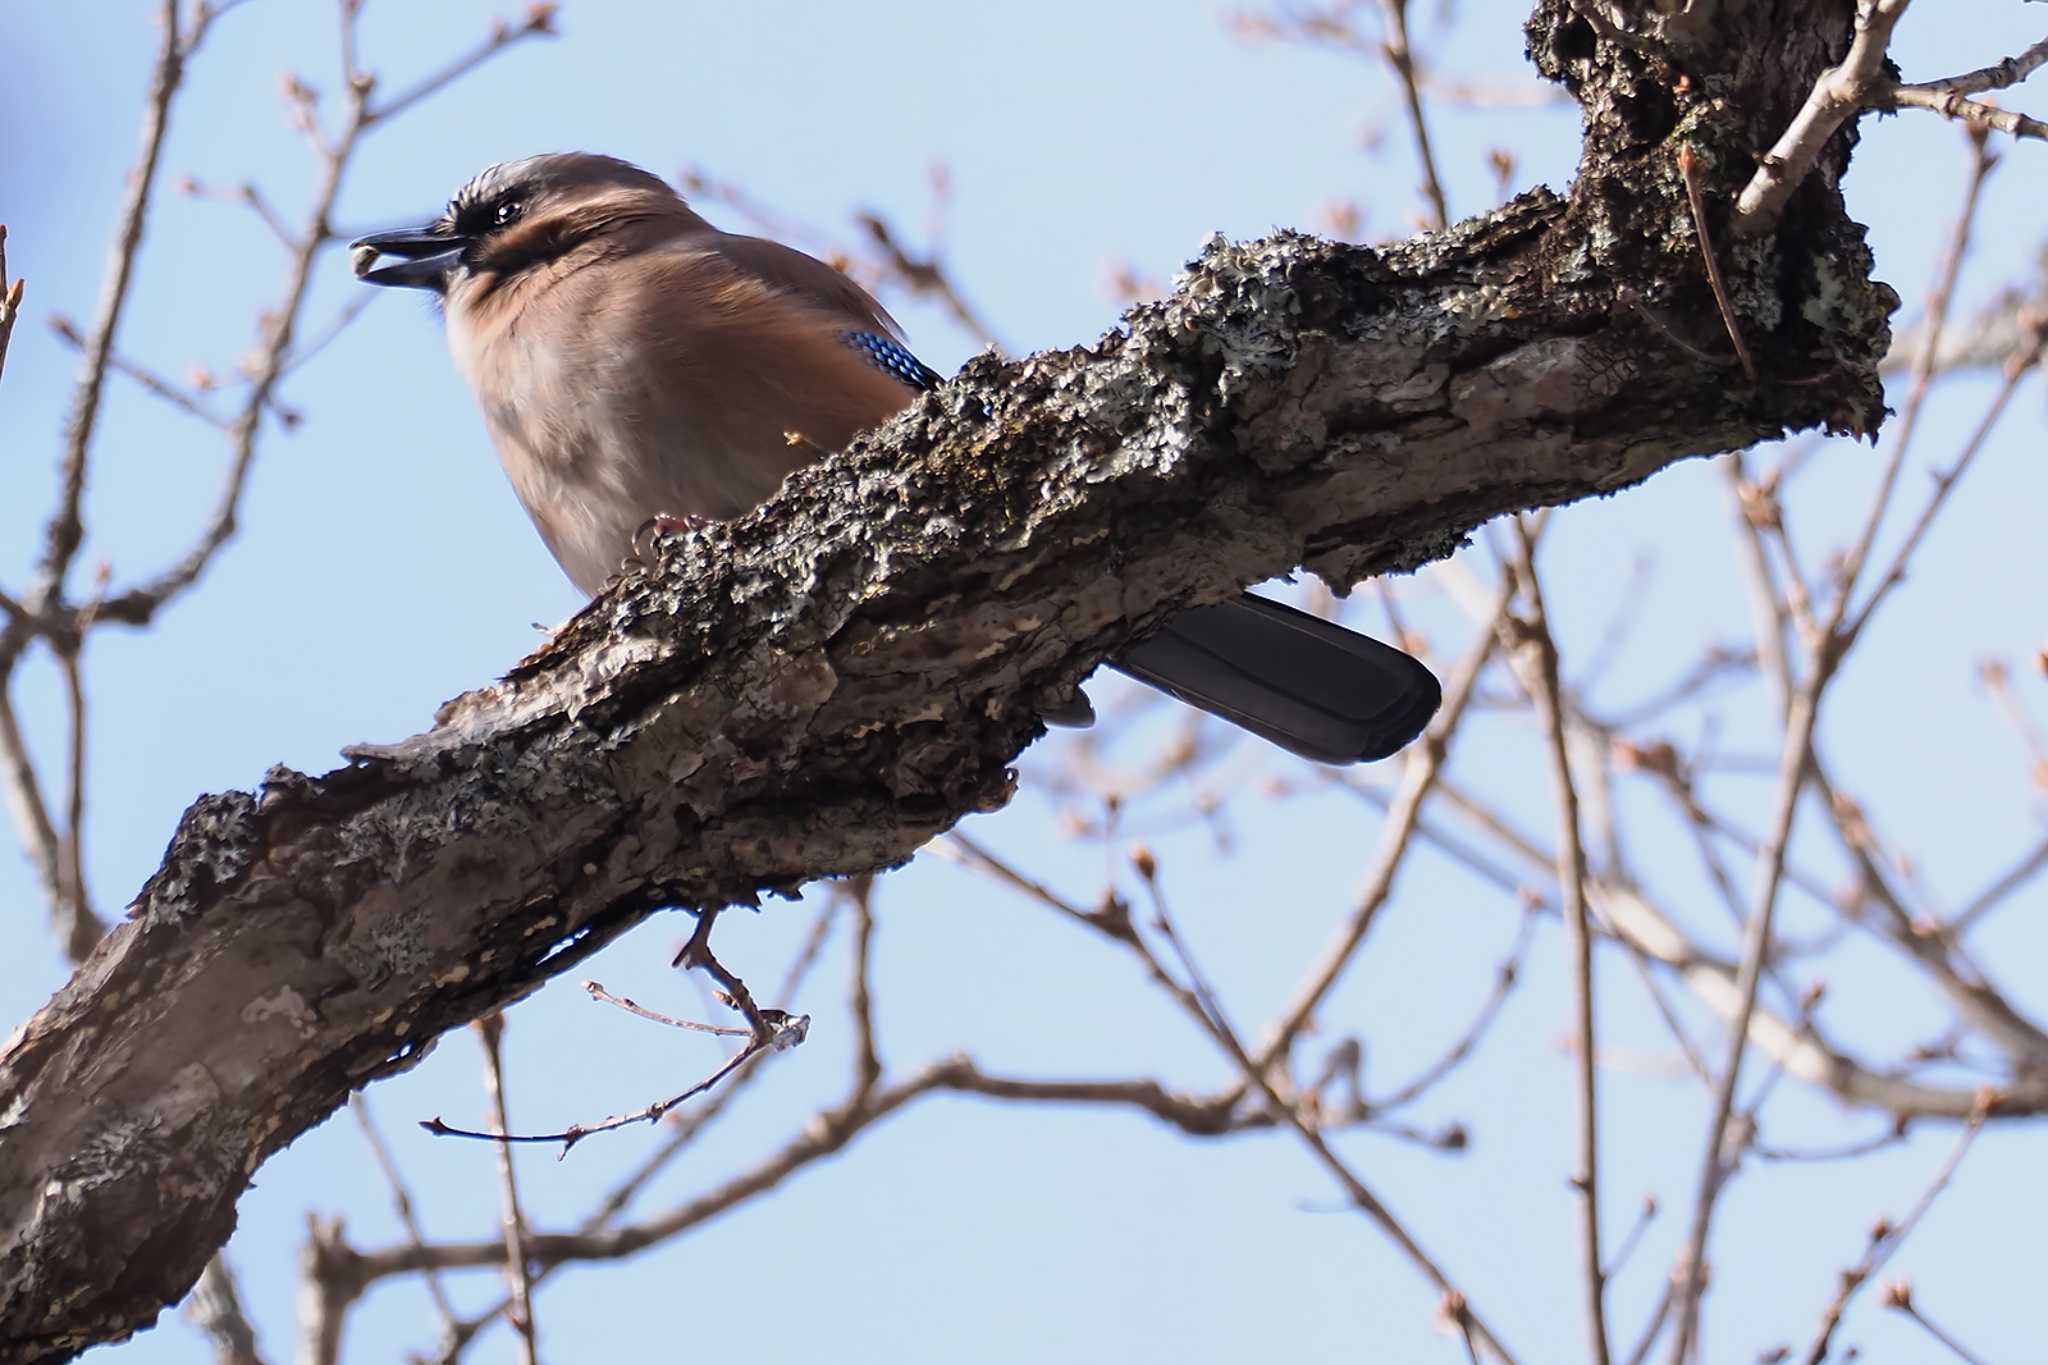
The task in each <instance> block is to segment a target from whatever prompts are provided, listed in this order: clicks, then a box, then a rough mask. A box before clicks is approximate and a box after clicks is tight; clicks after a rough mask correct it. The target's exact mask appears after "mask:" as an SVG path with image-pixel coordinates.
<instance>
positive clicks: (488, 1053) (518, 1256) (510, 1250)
mask: <svg viewBox="0 0 2048 1365" xmlns="http://www.w3.org/2000/svg"><path fill="white" fill-rule="evenodd" d="M344 3H346V0H344ZM473 1027H474V1028H475V1029H476V1035H477V1040H478V1041H479V1042H481V1043H482V1044H483V1052H484V1097H485V1099H486V1100H487V1101H488V1103H489V1104H490V1109H491V1126H492V1127H494V1128H495V1129H497V1131H498V1132H499V1133H500V1134H506V1133H510V1132H511V1131H512V1121H511V1119H510V1117H509V1116H508V1115H507V1114H506V1110H505V1058H504V1041H505V1016H504V1015H503V1014H487V1015H485V1016H484V1017H483V1018H481V1019H479V1020H477V1021H476V1023H475V1024H474V1025H473ZM497 1150H498V1191H499V1195H500V1197H501V1199H502V1201H503V1222H504V1232H505V1279H506V1282H507V1283H508V1284H510V1286H511V1290H512V1294H511V1297H512V1309H511V1318H512V1330H513V1331H514V1332H515V1333H517V1334H518V1337H519V1359H520V1365H539V1362H540V1333H539V1329H538V1327H537V1325H536V1324H535V1322H534V1319H533V1266H532V1263H531V1262H530V1261H529V1259H528V1258H527V1254H526V1238H527V1231H526V1214H525V1212H524V1211H523V1210H521V1209H520V1207H519V1182H518V1180H517V1178H516V1177H515V1175H514V1173H513V1170H512V1148H511V1146H510V1144H508V1143H504V1142H500V1143H499V1144H497Z"/></svg>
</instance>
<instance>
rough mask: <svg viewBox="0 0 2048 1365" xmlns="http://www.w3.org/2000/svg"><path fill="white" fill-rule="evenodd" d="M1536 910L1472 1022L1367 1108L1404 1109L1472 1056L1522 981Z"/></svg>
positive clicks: (1530, 913)
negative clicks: (1433, 1057) (1411, 1075)
mask: <svg viewBox="0 0 2048 1365" xmlns="http://www.w3.org/2000/svg"><path fill="white" fill-rule="evenodd" d="M1535 912H1536V906H1535V905H1533V904H1531V905H1529V907H1528V910H1527V911H1526V912H1525V913H1524V914H1523V916H1522V921H1521V923H1520V924H1519V925H1517V926H1516V928H1515V940H1514V943H1513V944H1512V945H1511V946H1510V947H1509V949H1508V952H1507V956H1506V957H1504V958H1502V959H1501V962H1500V966H1499V967H1497V968H1496V969H1495V970H1494V977H1493V989H1492V990H1490V991H1488V992H1487V994H1486V999H1485V1000H1483V1001H1482V1002H1481V1003H1480V1006H1479V1009H1478V1012H1477V1013H1475V1014H1474V1015H1473V1016H1472V1022H1471V1023H1470V1024H1468V1025H1467V1026H1466V1027H1465V1030H1464V1032H1462V1033H1460V1034H1459V1035H1458V1037H1457V1040H1456V1041H1455V1042H1453V1043H1452V1044H1451V1046H1450V1047H1449V1048H1448V1049H1446V1050H1445V1052H1444V1053H1443V1054H1442V1055H1441V1056H1439V1057H1438V1058H1437V1059H1436V1060H1435V1061H1434V1062H1431V1063H1430V1064H1429V1065H1428V1066H1426V1067H1424V1068H1423V1069H1422V1070H1421V1071H1420V1072H1418V1073H1416V1075H1415V1078H1414V1079H1413V1080H1411V1081H1409V1082H1408V1083H1407V1084H1406V1085H1404V1086H1402V1087H1401V1088H1400V1089H1398V1090H1396V1091H1394V1092H1393V1093H1392V1094H1390V1095H1388V1096H1386V1097H1385V1098H1383V1099H1378V1100H1373V1101H1370V1102H1368V1103H1367V1104H1366V1108H1367V1109H1368V1110H1370V1111H1371V1112H1372V1113H1374V1114H1389V1113H1392V1112H1394V1111H1395V1110H1397V1109H1403V1108H1406V1107H1407V1106H1408V1105H1410V1104H1412V1103H1414V1102H1415V1101H1416V1100H1418V1099H1420V1098H1421V1097H1422V1096H1423V1095H1425V1094H1427V1093H1428V1092H1429V1091H1430V1090H1432V1089H1434V1088H1435V1087H1436V1085H1437V1084H1438V1083H1439V1082H1440V1081H1442V1080H1443V1079H1444V1078H1445V1077H1446V1076H1448V1075H1450V1074H1451V1073H1452V1072H1453V1071H1455V1070H1456V1069H1457V1067H1458V1065H1459V1064H1460V1063H1461V1062H1463V1061H1464V1060H1465V1059H1466V1058H1467V1057H1469V1056H1471V1055H1472V1052H1473V1050H1474V1049H1475V1048H1476V1047H1477V1046H1478V1044H1479V1040H1480V1039H1481V1038H1483V1037H1484V1036H1485V1035H1486V1032H1487V1030H1488V1029H1489V1028H1491V1027H1492V1026H1493V1021H1494V1020H1495V1019H1496V1018H1498V1017H1499V1015H1500V1011H1501V1007H1502V1006H1503V1005H1505V1004H1506V1003H1507V999H1508V996H1509V994H1511V993H1512V992H1513V990H1514V988H1515V986H1516V984H1517V983H1518V982H1519V981H1520V980H1521V976H1522V958H1523V956H1524V955H1525V954H1526V953H1527V952H1528V948H1529V942H1530V940H1531V939H1533V938H1534V937H1535V930H1536V913H1535Z"/></svg>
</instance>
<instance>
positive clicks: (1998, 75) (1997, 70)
mask: <svg viewBox="0 0 2048 1365" xmlns="http://www.w3.org/2000/svg"><path fill="white" fill-rule="evenodd" d="M2044 65H2048V38H2043V39H2042V40H2041V41H2040V42H2038V43H2035V44H2034V45H2033V46H2032V47H2030V48H2028V49H2027V50H2026V51H2024V52H2021V53H2019V54H2018V55H2016V56H2012V57H2007V58H2006V59H2005V60H2004V61H2002V62H1993V63H1992V64H1991V65H1990V66H1981V67H1978V68H1977V69H1976V70H1975V71H1965V72H1964V73H1963V74H1962V75H1960V76H1949V77H1947V78H1946V79H1944V80H1938V81H1921V82H1919V83H1918V84H1916V85H1909V86H1906V87H1904V88H1905V89H1908V90H1926V91H1930V92H1933V91H1940V92H1942V93H1945V94H1952V95H1981V94H1984V93H1985V92H1986V91H1989V90H2003V89H2005V88H2006V87H2007V86H2009V85H2018V84H2019V83H2020V82H2021V81H2023V80H2025V79H2026V78H2027V77H2029V76H2031V75H2033V74H2034V73H2035V72H2036V71H2038V70H2040V69H2041V68H2042V66H2044Z"/></svg>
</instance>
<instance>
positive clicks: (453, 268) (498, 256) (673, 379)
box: [350, 152, 1442, 764]
mask: <svg viewBox="0 0 2048 1365" xmlns="http://www.w3.org/2000/svg"><path fill="white" fill-rule="evenodd" d="M350 255H351V260H352V264H353V267H354V270H355V273H356V275H357V276H358V277H359V278H360V279H362V280H364V281H365V282H367V283H370V284H375V285H388V286H395V287H403V288H413V289H422V290H426V291H429V292H430V293H432V294H433V295H435V296H437V297H438V299H439V300H440V303H441V305H442V313H443V317H444V321H445V325H446V330H447V338H448V345H449V350H450V352H451V354H452V355H453V357H454V360H455V364H456V368H457V369H459V370H460V371H461V372H462V375H463V377H464V378H465V379H466V380H467V381H468V384H469V387H470V389H471V391H472V393H473V394H474V395H475V397H476V400H477V404H478V406H479V407H480V408H481V410H482V412H483V418H484V424H485V426H486V427H487V428H488V430H489V433H490V436H491V440H492V444H493V445H494V446H495V447H496V450H497V453H498V458H499V461H500V463H501V464H502V465H503V466H504V470H505V473H506V475H507V476H508V477H509V479H510V480H511V483H512V487H513V490H514V492H515V493H516V494H517V495H518V498H519V501H520V503H521V504H522V505H523V506H524V507H525V509H526V513H527V515H528V516H529V517H530V518H531V519H532V521H533V524H534V527H535V528H536V529H537V530H538V531H539V532H540V537H541V539H542V540H543V541H544V542H546V544H547V548H548V550H549V551H550V552H551V553H552V554H553V555H554V557H555V560H556V562H557V563H558V564H560V565H561V567H562V570H563V571H564V572H565V573H566V574H567V575H568V577H569V579H570V581H571V582H573V583H574V584H575V585H576V587H577V588H579V589H580V590H582V591H583V592H585V593H588V594H592V595H595V594H596V593H597V592H598V591H600V590H601V589H602V588H603V586H604V585H605V583H606V582H607V580H609V579H610V578H611V577H612V576H613V575H614V574H616V573H617V572H618V570H619V569H620V568H621V566H622V564H623V563H624V561H625V560H626V559H627V557H628V556H629V555H630V554H631V553H632V551H633V548H634V546H635V544H636V542H637V541H638V540H639V539H640V538H641V536H642V534H643V533H644V531H645V530H646V529H647V527H648V526H649V525H650V523H651V524H654V525H657V526H660V527H664V528H674V527H675V526H678V525H696V524H701V523H703V522H707V521H719V520H726V519H730V518H733V517H738V516H741V515H743V514H745V513H747V512H749V511H751V510H752V509H753V508H755V507H757V506H759V505H760V504H762V503H764V502H766V501H767V500H768V499H770V498H771V497H773V496H774V494H775V492H776V491H777V489H778V488H779V487H780V486H781V484H782V481H783V478H784V477H785V476H786V475H787V474H789V472H790V471H791V470H793V469H795V468H797V467H798V466H800V465H803V464H806V463H808V462H810V461H811V460H813V459H816V458H818V457H819V454H820V452H830V451H836V450H838V449H840V448H842V447H843V446H844V445H845V444H846V443H847V442H848V441H850V440H851V439H852V438H853V437H854V436H855V435H857V434H859V433H860V432H862V431H866V430H868V429H870V428H873V427H876V426H879V425H880V424H882V423H883V422H884V421H886V420H887V419H888V418H889V417H891V416H893V415H894V414H895V413H897V412H899V411H900V410H902V409H903V408H904V407H906V406H908V405H909V404H910V403H911V402H913V401H914V400H915V399H916V398H917V396H918V394H919V393H921V392H923V391H925V390H928V389H931V388H934V387H936V386H938V385H939V384H941V383H943V382H945V381H944V376H942V375H940V374H939V373H938V372H937V371H935V370H933V369H931V368H930V367H929V366H927V365H925V364H924V363H923V362H922V361H920V360H918V358H917V357H916V356H915V355H914V354H913V353H912V352H911V350H910V349H909V347H908V346H907V345H906V344H905V342H904V338H903V333H902V331H901V329H900V328H899V327H898V326H897V325H896V322H895V320H894V319H892V318H891V317H890V316H889V315H888V313H887V312H885V311H884V310H883V308H882V306H881V305H880V304H879V303H877V302H876V301H875V299H874V298H873V297H872V296H870V295H869V294H868V293H867V291H866V290H864V289H862V288H861V287H860V286H859V285H858V284H856V283H855V282H854V281H853V280H851V279H849V278H848V277H847V276H846V275H845V274H844V273H842V272H841V271H839V270H837V269H835V268H834V267H832V266H830V265H828V264H826V263H825V262H823V261H820V260H818V259H816V258H814V257H812V256H808V255H806V254H804V253H803V252H801V251H798V250H797V249H795V248H793V247H789V246H785V245H783V244H782V243H780V242H775V241H771V240H769V239H766V238H762V237H752V236H746V235H743V234H740V233H734V232H726V231H723V230H721V229H719V228H717V227H715V226H713V225H712V224H711V223H709V222H708V221H706V220H705V219H704V218H702V217H700V216H699V215H698V214H697V213H696V212H695V211H694V210H693V209H691V208H690V206H689V205H688V203H686V202H685V201H684V199H683V198H682V196H681V195H679V194H678V193H677V192H676V191H675V190H674V189H672V188H671V187H670V186H669V185H668V184H667V183H666V182H665V181H663V180H662V179H661V178H660V177H659V176H657V175H654V174H652V173H650V172H648V171H645V170H642V169H640V168H639V167H637V166H634V165H632V164H630V163H628V162H625V161H621V160H618V159H616V158H614V157H609V156H602V155H598V154H595V153H589V152H565V153H551V154H547V155H542V156H531V157H526V158H524V159H522V160H516V161H508V162H504V163H501V164H499V165H495V166H492V167H490V168H488V169H486V170H484V171H483V172H481V173H480V174H478V175H477V176H475V177H474V178H473V179H471V180H470V181H469V182H468V183H467V184H465V185H464V186H462V188H461V189H460V190H458V191H457V192H456V194H455V196H454V198H453V199H451V200H450V201H449V203H448V207H447V210H446V211H445V212H444V213H442V214H441V216H440V217H438V218H436V219H434V220H433V221H431V222H429V223H426V224H425V225H423V226H418V227H410V228H403V229H399V230H396V231H391V232H379V233H374V234H371V235H369V236H366V237H362V238H359V239H357V240H355V241H353V242H351V243H350ZM790 433H799V434H800V435H801V437H802V439H801V440H792V439H790V435H789V434H790ZM1110 663H1111V664H1112V665H1113V666H1114V667H1116V668H1118V669H1119V670H1121V671H1122V672H1124V673H1126V674H1128V675H1130V676H1131V677H1134V678H1137V679H1138V680H1140V681H1142V682H1145V683H1148V684H1150V685H1151V686H1153V687H1155V688H1158V689H1159V690H1160V691H1163V692H1165V693H1167V694H1168V695H1170V696H1173V697H1175V698H1178V699H1179V700H1181V701H1183V702H1186V703H1189V704H1191V705H1193V706H1196V707H1198V708H1200V709H1202V710H1204V711H1207V712H1209V713H1210V714H1212V715H1216V716H1220V717H1222V718H1223V719H1225V720H1228V721H1230V722H1232V723H1234V724H1236V725H1237V726H1239V727H1241V728H1243V729H1245V730H1247V731H1250V732H1251V733H1253V734H1256V735H1258V736H1260V737H1262V738H1264V739H1266V740H1268V741H1270V742H1272V743H1274V744H1277V745H1279V746H1280V747H1281V748H1283V749H1286V750H1288V751H1289V752H1291V753H1294V754H1298V755H1300V756H1302V757H1304V758H1309V759H1312V760H1315V761H1318V762H1322V763H1329V764H1346V763H1354V762H1361V761H1369V760H1374V759H1380V758H1385V757H1387V756H1389V755H1391V754H1393V753H1395V752H1397V751H1398V750H1400V749H1401V748H1403V747H1404V746H1405V745H1407V744H1408V743H1409V742H1410V741H1412V740H1413V739H1414V738H1415V737H1416V736H1417V735H1418V734H1420V733H1421V731H1422V729H1423V727H1424V726H1425V725H1426V724H1427V723H1428V721H1429V719H1430V717H1431V716H1432V715H1433V714H1435V712H1436V709H1437V705H1438V703H1439V701H1440V700H1441V696H1442V693H1441V689H1440V688H1439V686H1438V684H1437V680H1436V678H1435V676H1434V675H1433V674H1431V672H1430V671H1429V669H1428V668H1427V667H1425V666H1424V665H1423V664H1422V663H1421V662H1420V661H1419V660H1417V659H1415V658H1413V657H1412V656H1410V655H1409V654H1407V653H1405V652H1403V651H1402V650H1399V649H1396V648H1393V647H1392V646H1390V645H1386V644H1382V643H1381V642H1379V641H1377V640H1374V639H1372V638H1370V637H1369V636H1366V635H1362V634H1359V633H1357V632H1354V631H1350V630H1347V629H1345V628H1344V627H1342V626H1339V625H1336V624H1335V623H1333V622H1329V621H1325V620H1323V619H1322V618H1321V617H1318V616H1315V615H1312V614H1310V613H1307V612H1303V611H1298V610H1296V609H1295V608H1293V607H1290V606H1288V605H1286V604H1285V603H1281V602H1277V601H1273V600H1271V599H1269V598H1265V597H1260V596H1257V595H1254V594H1251V593H1246V594H1244V595H1242V596H1240V597H1238V598H1236V599H1234V600H1230V601H1225V602H1222V603H1217V604H1213V605H1206V606H1198V607H1193V608H1189V609H1187V610H1184V611H1182V612H1180V613H1178V614H1176V615H1174V616H1173V617H1171V618H1169V619H1168V621H1167V622H1166V623H1165V624H1164V625H1163V626H1161V627H1160V628H1159V629H1158V630H1156V631H1155V632H1154V633H1152V634H1150V635H1149V636H1146V637H1144V638H1142V639H1140V640H1137V641H1135V642H1133V643H1132V644H1130V645H1128V646H1126V647H1125V648H1124V649H1123V650H1122V652H1121V653H1119V654H1118V655H1116V656H1114V657H1113V658H1112V659H1111V660H1110ZM1052 710H1053V711H1054V712H1056V713H1063V714H1052V715H1050V716H1049V717H1048V718H1049V719H1052V720H1055V721H1057V720H1060V719H1066V720H1070V721H1078V720H1082V719H1085V717H1086V715H1087V714H1088V712H1087V709H1086V701H1085V698H1083V697H1081V696H1080V695H1079V693H1078V690H1077V693H1076V699H1075V703H1074V704H1073V706H1071V707H1067V708H1061V707H1055V708H1052Z"/></svg>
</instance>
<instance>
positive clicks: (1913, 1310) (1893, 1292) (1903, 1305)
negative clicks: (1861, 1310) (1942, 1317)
mask: <svg viewBox="0 0 2048 1365" xmlns="http://www.w3.org/2000/svg"><path fill="white" fill-rule="evenodd" d="M1884 1306H1885V1307H1887V1308H1889V1309H1891V1310H1892V1311H1893V1312H1896V1313H1902V1314H1904V1315H1905V1316H1906V1317H1908V1318H1911V1319H1912V1320H1913V1321H1914V1322H1916V1323H1918V1324H1919V1325H1920V1329H1921V1330H1922V1331H1924V1332H1925V1333H1927V1335H1928V1336H1931V1337H1933V1338H1934V1339H1935V1340H1936V1341H1938V1342H1940V1343H1941V1344H1942V1345H1943V1346H1945V1347H1947V1348H1948V1351H1949V1354H1950V1355H1953V1356H1954V1357H1955V1358H1956V1359H1957V1360H1960V1361H1962V1362H1963V1365H1984V1362H1983V1360H1981V1359H1979V1358H1978V1357H1977V1356H1975V1355H1973V1354H1971V1353H1970V1352H1969V1351H1968V1350H1967V1349H1965V1348H1964V1346H1963V1343H1962V1342H1960V1341H1957V1340H1956V1339H1955V1337H1953V1336H1952V1335H1950V1334H1949V1333H1947V1332H1945V1331H1943V1330H1942V1329H1941V1328H1939V1327H1937V1326H1935V1324H1934V1322H1933V1320H1932V1319H1930V1318H1929V1317H1928V1316H1927V1315H1926V1314H1925V1313H1922V1312H1921V1311H1920V1309H1919V1307H1918V1305H1916V1304H1915V1303H1914V1302H1913V1287H1912V1286H1911V1285H1910V1284H1908V1283H1907V1282H1906V1281H1904V1280H1898V1281H1895V1282H1894V1283H1892V1284H1888V1285H1886V1286H1885V1287H1884Z"/></svg>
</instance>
